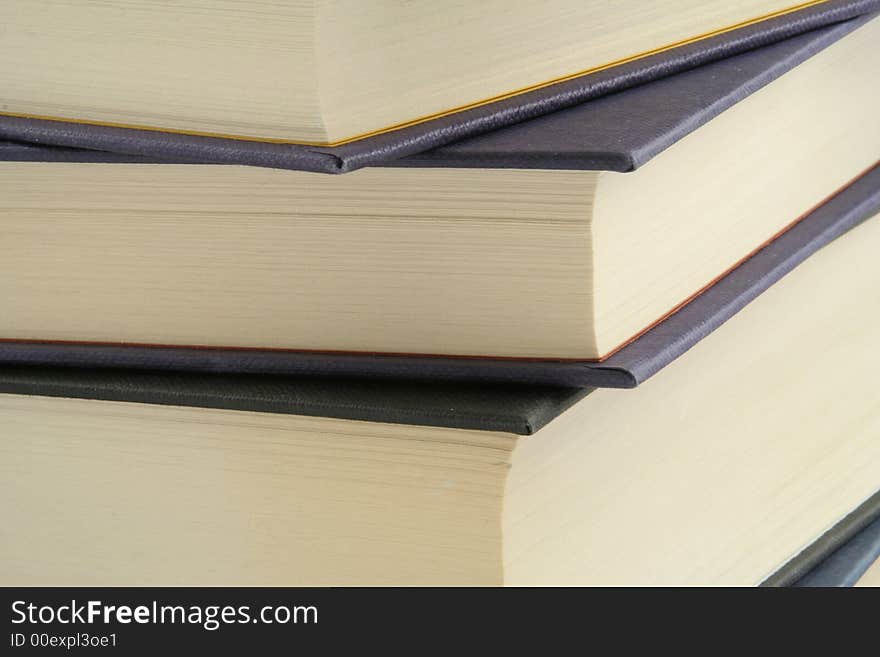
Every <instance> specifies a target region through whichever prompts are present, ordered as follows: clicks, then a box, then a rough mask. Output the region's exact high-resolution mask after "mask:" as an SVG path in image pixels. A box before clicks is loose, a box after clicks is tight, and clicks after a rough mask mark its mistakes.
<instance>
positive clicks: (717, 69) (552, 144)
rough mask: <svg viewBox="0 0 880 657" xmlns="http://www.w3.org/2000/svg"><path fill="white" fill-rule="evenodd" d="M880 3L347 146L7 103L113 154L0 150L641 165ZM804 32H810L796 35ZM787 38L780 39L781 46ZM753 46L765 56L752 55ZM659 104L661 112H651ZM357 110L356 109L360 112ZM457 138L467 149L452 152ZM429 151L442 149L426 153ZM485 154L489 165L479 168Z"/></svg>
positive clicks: (19, 137)
mask: <svg viewBox="0 0 880 657" xmlns="http://www.w3.org/2000/svg"><path fill="white" fill-rule="evenodd" d="M723 4H729V3H723ZM878 8H880V1H878V0H825V1H821V2H808V3H804V4H803V5H801V6H799V7H798V6H793V11H790V12H782V13H781V14H780V15H777V16H771V17H769V18H767V19H766V20H758V21H756V22H752V23H750V24H748V25H745V26H741V27H739V28H738V29H734V30H728V31H723V32H722V33H720V34H716V35H714V36H709V37H707V38H703V39H697V40H695V41H692V42H689V43H685V44H681V45H679V46H677V47H674V48H670V49H665V50H662V52H657V53H654V54H649V55H647V56H645V57H637V58H634V59H631V60H629V61H624V62H620V63H618V64H616V65H614V66H610V67H607V68H603V69H602V70H598V71H595V72H592V73H588V74H586V75H581V76H575V77H574V78H573V79H569V80H566V81H562V82H558V83H556V84H551V85H549V86H545V87H542V88H540V89H537V90H534V91H529V92H526V93H522V94H515V95H513V96H511V97H508V98H503V99H499V100H497V101H495V102H491V103H486V104H481V105H478V106H475V107H472V108H469V109H464V110H461V111H457V112H452V113H448V114H444V115H443V116H440V117H437V118H433V119H429V120H426V121H421V122H416V123H415V124H414V125H408V126H405V127H401V128H399V129H395V130H390V131H385V132H381V131H380V132H379V133H378V134H375V135H372V136H367V137H363V138H360V139H355V140H352V141H349V142H347V143H344V144H341V145H337V146H314V145H311V146H310V145H297V144H291V143H274V142H273V141H272V140H270V141H260V140H252V139H249V140H242V139H230V138H219V137H215V136H205V135H202V136H200V135H195V134H185V133H181V132H168V131H162V130H142V129H134V128H125V127H113V126H111V125H97V124H95V123H94V122H70V121H64V120H45V119H40V118H32V117H28V116H27V115H26V113H23V112H19V113H17V114H13V113H10V112H9V105H8V104H7V105H6V107H5V109H6V111H5V112H4V111H0V139H6V140H10V141H17V142H24V143H31V144H35V145H41V146H46V145H55V146H59V147H64V148H67V149H88V150H90V151H108V152H110V153H113V155H109V154H108V155H98V154H96V153H77V152H75V151H68V150H62V151H60V152H59V153H56V154H54V155H42V154H40V153H39V152H36V151H32V152H25V153H21V154H19V153H14V152H12V151H9V150H8V147H7V150H6V154H4V153H3V152H2V151H0V158H3V157H16V158H17V157H32V158H35V159H41V158H44V157H48V158H52V157H57V158H59V159H64V160H68V161H69V160H82V161H129V159H132V158H133V159H134V160H136V161H160V162H206V163H216V164H246V165H253V166H263V167H273V168H285V169H298V170H302V171H316V172H323V173H344V172H347V171H352V170H355V169H359V168H361V167H365V166H383V165H384V166H389V165H390V166H398V165H403V166H408V165H409V164H413V165H416V166H422V165H426V164H428V165H430V166H498V165H500V166H514V167H517V168H520V167H544V166H551V167H552V168H572V169H610V170H614V171H623V170H630V169H632V168H635V167H637V166H639V165H640V164H642V163H644V161H645V160H646V159H647V158H649V157H650V156H651V155H652V154H653V153H656V152H657V150H658V149H660V148H663V147H664V146H666V145H668V144H669V143H671V142H672V141H674V140H675V139H676V138H678V137H679V136H681V134H684V133H685V132H687V131H688V130H691V129H693V128H694V127H695V126H697V125H699V124H700V123H701V122H702V121H705V120H706V119H708V118H710V117H711V116H712V115H713V114H715V113H717V112H719V111H721V110H722V109H724V108H725V107H726V106H729V105H730V104H731V103H732V102H735V100H736V99H737V98H740V97H742V96H743V95H745V94H748V93H750V92H751V91H754V90H755V89H757V88H758V87H760V86H761V85H762V84H765V83H766V82H767V81H768V80H770V79H773V78H774V77H776V76H778V75H779V74H780V73H781V72H783V71H784V70H786V69H787V68H790V67H791V66H794V65H796V64H797V63H798V62H799V61H802V60H803V58H804V57H806V56H807V55H808V54H809V52H811V51H813V52H814V51H815V50H816V49H818V48H821V47H822V46H823V45H825V44H827V43H828V42H829V40H833V39H834V38H836V37H837V36H839V35H840V34H841V33H845V32H846V31H847V30H848V28H846V27H844V25H845V24H846V23H847V21H849V20H850V19H854V18H856V17H859V16H864V15H865V14H870V13H872V12H876V11H877V10H878ZM827 26H831V29H828V28H827ZM822 28H825V29H824V30H823V29H822ZM840 30H843V32H840ZM798 35H803V36H802V38H796V37H798ZM776 43H779V46H778V47H774V46H773V45H772V44H776ZM750 50H756V51H757V52H755V53H754V54H752V55H748V56H742V54H743V53H746V54H747V53H748V52H749V51H750ZM728 60H729V61H728ZM712 62H715V64H714V65H713V66H705V65H706V64H710V63H712ZM691 71H693V72H692V73H691ZM697 71H699V72H697ZM686 72H687V73H688V74H687V75H686V76H685V77H682V78H681V79H676V78H677V77H679V76H676V75H675V74H679V75H680V74H682V73H686ZM670 77H671V78H672V79H674V80H675V81H674V82H673V81H672V80H669V82H670V84H671V86H669V87H668V88H667V87H663V86H656V85H648V86H649V87H650V90H648V89H642V90H641V91H640V93H639V94H638V95H635V96H629V97H628V98H630V99H632V101H631V102H633V103H636V104H637V105H639V106H640V107H641V110H640V111H637V113H635V114H628V115H626V114H625V115H624V116H619V114H618V113H619V112H620V104H619V103H615V101H614V100H611V99H613V98H614V97H615V96H617V95H618V93H619V92H622V91H624V90H628V89H633V88H636V89H640V88H641V87H642V86H644V85H645V84H646V83H651V82H653V81H657V80H661V79H663V80H668V79H669V78H670ZM667 89H668V91H667ZM602 97H609V100H610V102H611V103H612V104H610V105H608V104H603V105H600V106H598V107H597V106H595V105H594V104H593V103H587V101H593V100H595V99H597V98H602ZM628 102H629V101H628ZM574 106H579V109H578V110H577V112H576V113H575V114H573V115H572V119H571V121H566V123H565V124H564V125H562V126H561V124H560V122H559V117H557V119H556V120H553V121H551V122H550V123H549V124H548V125H547V126H546V127H545V126H543V125H541V124H534V126H535V127H530V128H528V129H527V130H526V131H525V132H522V131H515V132H503V131H502V132H500V133H498V134H495V133H496V131H499V130H501V129H504V128H506V127H508V126H512V125H515V124H521V123H522V122H524V121H528V120H529V119H535V118H537V117H541V116H545V115H547V114H551V113H554V112H557V111H559V110H562V109H566V108H571V107H574ZM648 108H649V109H650V110H660V111H659V112H655V111H646V110H647V109H648ZM351 111H354V112H356V111H357V108H356V107H353V108H351ZM572 124H580V125H579V126H573V125H572ZM560 126H561V129H560ZM554 131H555V134H556V138H555V139H554V138H550V139H548V134H550V133H551V132H554ZM487 133H488V135H490V136H489V137H488V138H487V139H478V140H475V141H471V140H469V138H471V137H475V136H479V135H486V134H487ZM520 136H525V137H528V138H529V141H522V140H521V139H520ZM276 141H277V140H276ZM453 142H456V145H455V147H453V148H449V149H446V148H444V146H447V145H450V144H452V143H453ZM427 151H431V153H430V154H429V155H427V156H425V157H419V155H420V154H422V153H426V152H427ZM409 158H411V159H409ZM480 161H482V162H483V163H484V164H477V162H480ZM548 162H549V163H550V164H549V165H548Z"/></svg>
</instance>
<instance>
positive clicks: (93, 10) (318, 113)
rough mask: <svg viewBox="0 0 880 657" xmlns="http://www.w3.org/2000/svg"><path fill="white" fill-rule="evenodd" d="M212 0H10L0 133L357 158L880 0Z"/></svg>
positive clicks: (358, 161) (537, 109) (422, 142)
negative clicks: (257, 2) (248, 0)
mask: <svg viewBox="0 0 880 657" xmlns="http://www.w3.org/2000/svg"><path fill="white" fill-rule="evenodd" d="M196 4H197V3H194V2H191V1H189V2H178V3H175V4H174V7H173V8H170V7H169V6H166V5H165V4H164V3H157V2H151V1H150V0H127V1H126V2H116V3H112V4H106V3H81V2H76V3H73V2H69V1H68V2H52V3H47V2H45V1H43V0H40V1H36V0H18V1H14V2H13V1H8V2H5V3H3V7H2V10H0V11H2V13H0V22H2V23H3V24H4V25H5V26H6V27H7V33H6V36H5V38H4V39H3V41H2V43H0V71H4V73H3V74H2V75H0V89H2V96H0V114H2V115H3V116H2V117H0V137H5V138H6V139H12V140H19V141H33V142H38V143H50V144H56V145H60V146H67V147H78V148H90V149H96V150H109V151H115V152H118V153H123V154H127V155H137V156H147V157H152V158H160V159H163V160H175V161H200V162H215V163H224V164H251V165H257V166H270V167H283V168H292V169H302V170H308V171H322V172H327V173H340V172H344V171H350V170H352V169H355V168H359V167H362V166H366V165H377V164H382V163H385V164H387V163H389V162H391V161H393V160H397V159H399V158H401V157H403V156H406V155H411V154H415V153H420V152H423V151H426V150H428V149H431V148H436V147H438V146H442V145H444V144H448V143H450V142H453V141H456V140H461V139H463V138H465V137H470V136H474V135H477V134H481V133H485V132H488V131H492V130H496V129H498V128H501V127H504V126H507V125H512V124H514V123H519V122H521V121H523V120H526V119H530V118H534V117H537V116H540V115H543V114H547V113H550V112H554V111H556V110H559V109H562V108H565V107H570V106H572V105H576V104H579V103H583V102H584V101H587V100H591V99H593V98H597V97H600V96H603V95H607V94H610V93H613V92H618V91H621V90H623V89H626V88H630V87H633V86H636V85H639V84H643V83H645V82H649V81H651V80H657V79H660V78H663V77H666V76H669V75H670V74H673V73H679V72H682V71H685V70H687V69H690V68H693V67H695V66H698V65H701V64H705V63H707V62H711V61H715V60H718V59H723V58H725V57H730V56H732V55H736V54H738V53H741V52H744V51H747V50H749V49H752V48H756V47H761V46H766V45H768V44H771V43H774V42H776V41H780V40H783V39H786V38H788V37H792V36H795V35H798V34H802V33H805V32H808V31H810V30H814V29H816V28H819V27H822V26H825V25H831V24H835V23H839V22H841V21H844V20H847V19H850V18H853V17H855V16H859V15H862V14H865V13H869V12H871V11H876V10H877V9H878V8H880V1H878V0H813V1H811V2H803V3H793V2H791V0H740V1H739V2H736V3H731V2H723V1H720V0H712V1H711V2H707V1H705V0H702V1H698V0H684V1H683V0H676V1H675V2H673V1H672V0H664V1H663V2H653V3H651V5H650V7H648V6H646V5H645V3H643V2H639V1H638V0H626V1H624V2H620V1H618V2H614V3H607V2H599V1H597V0H590V1H584V0H581V1H579V2H573V1H572V0H553V1H552V2H549V3H548V2H546V1H544V2H535V1H531V2H520V3H517V5H516V6H515V7H512V6H510V3H502V2H495V1H493V2H479V3H468V2H457V3H453V4H451V5H450V4H447V5H444V7H443V8H442V10H440V9H439V8H438V7H437V6H436V5H435V4H433V3H429V2H407V3H403V2H396V1H389V0H373V1H371V2H363V1H359V2H354V1H351V2H332V3H330V2H314V3H268V4H265V5H261V9H260V11H254V10H247V9H246V8H245V7H244V6H243V5H241V3H238V2H234V1H232V0H224V1H223V2H213V3H211V5H210V7H204V6H201V5H200V6H198V7H197V6H196ZM96 36H97V38H96ZM69 52H75V53H76V54H77V56H76V57H68V56H66V53H69ZM256 72H259V75H255V73H256Z"/></svg>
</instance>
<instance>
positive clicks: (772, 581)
mask: <svg viewBox="0 0 880 657" xmlns="http://www.w3.org/2000/svg"><path fill="white" fill-rule="evenodd" d="M878 558H880V493H876V494H875V495H872V496H871V497H869V498H868V499H867V500H865V502H864V503H862V504H861V505H859V507H858V508H856V509H855V510H853V511H852V513H850V514H848V515H847V516H846V517H845V518H843V519H842V520H841V521H840V522H838V523H837V524H835V525H834V526H833V527H832V528H831V529H829V530H828V531H827V532H825V534H823V535H822V536H821V537H819V538H818V539H817V540H816V541H814V542H813V543H811V544H810V545H809V546H808V547H807V548H805V549H804V550H803V551H802V552H801V553H800V554H798V555H797V556H796V557H795V558H794V559H792V560H791V561H789V562H788V563H787V564H785V566H783V567H782V568H780V569H779V570H778V571H777V572H776V573H774V574H773V575H772V576H771V577H769V578H767V580H765V581H764V583H763V584H762V585H763V586H795V587H816V586H823V587H828V586H852V585H853V584H855V583H856V582H857V581H858V579H859V577H861V576H862V575H863V574H864V573H865V571H866V570H867V569H868V568H870V566H871V564H873V563H874V561H876V560H877V559H878Z"/></svg>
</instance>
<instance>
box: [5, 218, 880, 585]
mask: <svg viewBox="0 0 880 657" xmlns="http://www.w3.org/2000/svg"><path fill="white" fill-rule="evenodd" d="M878 246H880V223H878V222H875V221H868V222H865V223H863V224H862V225H860V226H858V227H856V228H854V229H853V230H852V231H850V232H849V233H847V234H846V235H843V236H842V237H841V238H840V239H838V240H836V241H834V242H833V243H832V244H830V245H828V247H827V248H825V249H822V250H821V251H820V252H818V253H817V254H815V256H813V257H811V258H809V259H808V260H806V261H805V262H804V263H803V265H801V266H800V267H798V268H797V269H795V270H794V271H792V272H791V273H790V274H789V275H788V276H786V277H785V278H784V279H782V280H780V281H779V283H778V284H776V285H774V286H773V287H771V288H770V289H769V290H767V292H766V293H765V294H763V295H761V296H760V297H758V298H757V299H755V300H754V302H753V303H751V304H749V305H748V306H747V307H745V308H744V309H743V310H742V311H741V312H739V313H737V314H736V315H735V316H734V317H732V318H731V319H730V321H728V322H727V323H725V324H724V325H723V326H721V327H719V328H718V330H717V331H715V332H714V333H713V334H712V335H711V336H709V337H707V339H705V340H703V341H702V342H700V343H699V344H698V345H696V346H694V348H693V349H691V350H690V351H689V352H688V353H687V354H685V355H684V356H683V357H682V358H680V359H678V360H677V361H676V362H674V363H672V364H670V365H669V366H668V367H667V368H665V369H664V370H663V371H662V372H660V373H658V374H657V376H656V377H655V378H653V379H652V380H650V381H648V382H647V383H645V385H643V386H640V387H639V388H638V389H636V390H631V391H618V390H603V389H594V390H589V389H581V388H559V387H549V386H522V385H509V384H508V385H498V384H496V385H488V384H466V385H464V384H450V383H446V384H444V383H439V382H434V383H427V382H422V383H418V382H413V381H375V380H363V379H328V378H324V379H321V378H315V377H304V378H294V377H281V376H245V375H237V376H232V375H218V374H192V373H190V374H186V373H170V372H166V373H159V372H143V371H123V370H116V371H112V370H100V369H93V370H78V369H75V368H36V367H23V366H19V367H4V368H3V369H2V371H0V423H2V426H3V427H4V431H3V432H2V434H0V468H2V471H3V476H2V477H0V482H2V483H0V493H2V494H0V511H2V515H3V518H4V522H3V527H2V529H0V531H2V532H3V543H4V559H3V560H2V564H0V572H2V578H3V581H4V582H6V583H9V584H17V585H39V584H45V583H52V584H55V585H58V584H78V585H90V584H91V585H135V584H154V585H155V584H165V585H182V584H204V583H208V584H212V585H218V584H227V585H229V584H240V585H247V584H250V585H293V584H301V585H302V584H312V585H333V584H348V585H354V584H503V583H506V584H514V585H515V584H567V585H571V584H641V585H647V584H679V585H681V584H703V585H707V584H727V585H752V584H754V585H757V584H760V583H768V584H772V583H774V581H776V582H777V583H778V582H779V580H780V579H787V580H788V581H791V580H792V579H794V577H793V575H794V574H796V573H797V572H798V571H800V572H803V570H804V569H805V568H808V567H810V566H811V565H815V563H816V562H817V561H818V560H821V558H822V557H823V556H824V555H826V554H828V552H829V551H831V550H833V549H834V548H836V547H839V546H840V545H841V544H842V543H843V542H845V541H846V539H847V538H849V537H851V536H853V535H854V534H855V533H856V532H857V531H858V530H859V529H861V528H863V527H865V526H866V524H867V522H868V521H870V520H871V519H872V518H873V517H876V511H877V504H876V499H877V498H876V493H877V491H878V488H880V480H878V478H877V471H878V468H877V466H878V464H880V445H878V443H877V440H876V437H877V435H878V434H877V431H878V417H877V416H876V412H875V411H876V408H877V402H878V395H877V392H876V385H874V381H875V377H876V372H877V369H878V367H880V362H878V358H880V353H878V350H877V349H876V348H875V346H876V345H875V343H876V335H875V328H874V327H876V323H877V321H880V300H878V297H877V295H876V294H875V293H874V292H875V290H876V283H877V280H878V277H880V261H878V259H877V258H876V253H877V248H878ZM871 499H873V500H874V502H873V503H871V502H869V500H871ZM811 546H815V547H811Z"/></svg>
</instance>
